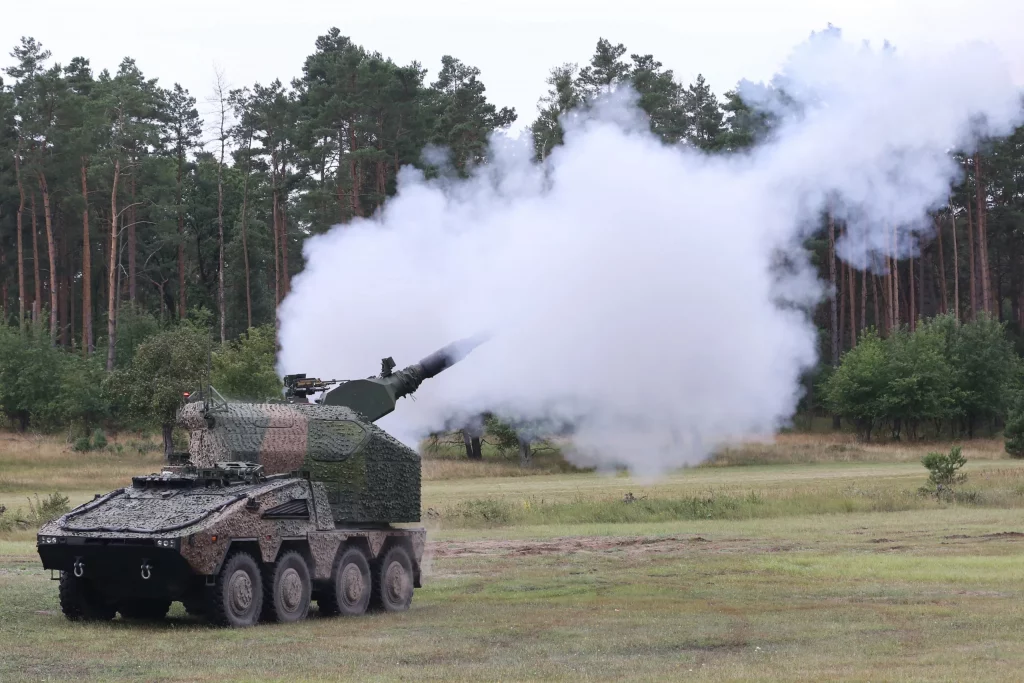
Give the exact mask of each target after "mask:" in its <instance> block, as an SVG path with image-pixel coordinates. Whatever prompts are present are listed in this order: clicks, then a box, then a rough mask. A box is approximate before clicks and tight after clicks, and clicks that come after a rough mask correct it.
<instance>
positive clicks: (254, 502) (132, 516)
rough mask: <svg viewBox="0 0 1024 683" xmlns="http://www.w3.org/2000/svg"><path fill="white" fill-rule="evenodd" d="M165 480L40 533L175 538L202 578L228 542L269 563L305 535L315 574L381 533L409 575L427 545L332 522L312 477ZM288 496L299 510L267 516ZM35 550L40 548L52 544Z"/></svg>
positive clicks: (112, 496) (80, 539) (86, 538)
mask: <svg viewBox="0 0 1024 683" xmlns="http://www.w3.org/2000/svg"><path fill="white" fill-rule="evenodd" d="M172 478H175V479H177V478H180V475H175V474H174V473H172V472H165V473H162V474H161V475H153V476H151V477H140V478H139V479H140V480H145V481H146V482H147V485H146V486H145V487H137V486H132V487H128V488H123V489H118V490H116V491H112V492H110V493H108V494H107V495H105V496H102V497H100V498H97V499H96V500H93V501H90V502H89V503H86V504H84V505H81V506H79V507H77V508H75V509H74V510H72V511H71V512H69V513H67V514H66V515H64V516H63V517H61V518H59V519H56V520H54V521H52V522H49V523H47V524H45V525H44V526H43V527H42V528H41V529H40V530H39V535H40V536H52V537H58V538H60V541H61V542H60V543H59V544H55V545H54V546H52V549H53V550H54V551H57V550H64V549H65V548H66V547H67V546H69V545H75V544H78V543H81V544H89V543H90V542H99V541H101V540H116V541H118V542H128V543H130V542H132V541H140V542H142V541H146V542H150V541H155V539H178V543H179V546H178V548H179V552H180V554H181V556H182V557H183V558H184V559H185V561H186V562H187V563H188V566H189V567H190V569H191V571H192V572H193V573H194V574H197V575H201V576H210V575H213V574H216V573H217V571H218V570H219V568H220V566H221V563H222V562H223V561H224V558H225V556H226V555H227V552H228V549H229V547H230V545H231V544H232V542H237V541H249V542H255V543H256V544H258V547H259V554H260V558H259V559H262V561H263V562H265V563H268V564H269V563H272V562H274V560H275V559H276V558H277V556H278V554H279V552H280V549H281V546H282V543H283V542H284V541H285V540H286V539H308V541H309V556H310V559H311V560H312V566H310V570H311V572H312V574H313V578H314V579H328V578H330V576H331V570H332V568H333V566H334V560H335V557H336V556H337V552H338V549H339V548H340V547H341V545H342V543H344V542H345V541H346V540H348V539H350V538H364V539H366V547H367V548H368V549H369V551H370V559H374V558H376V557H378V556H379V555H380V552H381V550H382V549H383V548H384V546H385V543H386V541H387V540H388V539H408V540H409V544H410V547H411V550H412V551H413V552H412V557H413V562H414V563H415V567H416V568H417V572H416V574H417V575H418V573H419V572H418V567H419V563H420V560H421V559H422V557H423V549H424V547H425V543H426V531H425V530H424V529H422V528H420V529H380V530H370V531H368V530H365V529H359V528H355V527H346V526H343V525H342V526H339V525H336V523H335V521H334V519H333V514H332V511H331V508H330V506H329V505H328V504H327V493H326V491H325V490H324V487H323V485H322V484H320V483H318V482H313V483H311V482H309V481H307V480H304V479H296V478H291V477H288V478H282V479H278V480H274V479H269V480H264V481H263V482H262V483H252V484H250V483H239V484H235V485H231V486H226V487H225V486H219V485H211V486H198V487H195V488H191V489H187V488H162V487H160V486H159V483H158V480H160V479H163V480H165V481H169V480H171V479H172ZM294 501H306V503H307V508H306V510H307V513H306V515H305V516H303V515H295V516H293V517H292V518H274V515H273V512H272V511H273V510H274V509H275V508H277V507H278V506H281V505H283V504H289V503H293V502H294ZM268 512H270V515H269V516H268V515H267V513H268ZM214 539H216V540H214ZM58 545H59V546H60V547H59V548H58ZM83 547H88V546H87V545H86V546H83ZM40 550H41V554H42V553H43V552H45V551H49V550H51V546H44V547H43V548H41V549H40ZM44 559H45V558H44ZM45 564H46V563H45V561H44V565H45ZM153 565H154V576H156V577H159V573H160V563H159V561H157V560H155V559H154V562H153ZM132 569H135V568H134V567H133V568H132ZM87 571H88V570H87ZM417 579H418V576H417ZM416 583H417V584H418V583H419V582H418V580H417V582H416Z"/></svg>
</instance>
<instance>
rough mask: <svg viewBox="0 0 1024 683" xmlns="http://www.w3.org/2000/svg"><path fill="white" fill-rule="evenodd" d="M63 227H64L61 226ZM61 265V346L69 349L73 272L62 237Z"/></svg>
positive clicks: (64, 233)
mask: <svg viewBox="0 0 1024 683" xmlns="http://www.w3.org/2000/svg"><path fill="white" fill-rule="evenodd" d="M61 227H63V226H61ZM60 234H61V235H67V231H66V230H63V229H62V230H61V231H60ZM60 263H61V275H60V278H59V279H58V283H59V284H58V287H59V289H60V296H59V297H57V304H58V306H57V309H58V310H59V311H60V322H61V325H60V333H59V335H58V337H59V338H60V345H61V346H63V347H64V348H68V346H69V344H68V321H70V320H71V318H69V317H68V298H69V297H68V279H67V275H66V274H67V273H68V272H69V271H70V270H71V269H70V267H69V266H68V245H67V239H66V238H65V237H61V239H60Z"/></svg>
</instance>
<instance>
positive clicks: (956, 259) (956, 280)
mask: <svg viewBox="0 0 1024 683" xmlns="http://www.w3.org/2000/svg"><path fill="white" fill-rule="evenodd" d="M949 219H950V221H951V222H952V226H953V230H952V233H953V316H954V317H955V318H956V319H957V321H959V320H960V254H959V253H958V252H957V246H956V214H955V213H954V211H953V197H952V196H950V198H949ZM943 287H945V281H943Z"/></svg>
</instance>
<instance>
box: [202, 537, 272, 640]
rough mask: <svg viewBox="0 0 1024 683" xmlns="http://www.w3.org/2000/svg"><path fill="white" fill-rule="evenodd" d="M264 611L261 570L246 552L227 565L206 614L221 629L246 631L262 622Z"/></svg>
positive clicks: (210, 591) (212, 591)
mask: <svg viewBox="0 0 1024 683" xmlns="http://www.w3.org/2000/svg"><path fill="white" fill-rule="evenodd" d="M262 609H263V577H262V575H261V574H260V566H259V564H257V563H256V560H254V559H253V557H252V555H250V554H249V553H247V552H241V551H240V552H236V553H233V554H232V555H231V556H230V557H228V559H227V560H225V561H224V566H223V567H221V570H220V573H219V574H217V580H216V581H215V582H214V584H213V585H212V586H210V587H209V589H208V593H207V596H206V614H207V616H208V617H209V619H210V621H211V622H213V623H214V624H218V625H220V626H233V627H235V628H243V627H246V626H253V625H255V624H256V622H258V621H259V618H260V612H261V611H262Z"/></svg>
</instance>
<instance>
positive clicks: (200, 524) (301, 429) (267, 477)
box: [37, 339, 482, 616]
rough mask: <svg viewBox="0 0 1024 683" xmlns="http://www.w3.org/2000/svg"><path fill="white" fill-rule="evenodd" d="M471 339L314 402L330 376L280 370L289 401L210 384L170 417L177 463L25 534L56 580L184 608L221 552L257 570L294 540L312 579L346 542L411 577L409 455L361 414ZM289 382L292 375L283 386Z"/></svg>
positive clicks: (384, 403) (387, 364) (463, 349)
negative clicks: (240, 399)
mask: <svg viewBox="0 0 1024 683" xmlns="http://www.w3.org/2000/svg"><path fill="white" fill-rule="evenodd" d="M480 343H482V340H478V339H472V340H463V341H462V342H456V343H455V344H451V345H449V346H447V347H444V348H443V349H440V350H439V351H437V352H435V353H434V354H431V355H430V356H427V357H426V358H424V359H423V360H421V361H420V362H419V363H418V364H414V365H411V366H409V367H407V368H405V369H403V370H401V371H398V372H392V368H393V367H394V361H393V360H392V359H390V358H386V359H384V360H383V361H382V371H381V374H380V376H379V377H371V378H369V379H365V380H353V381H350V382H344V383H341V386H339V387H338V388H337V389H335V390H333V391H329V392H327V393H326V394H325V395H324V397H323V398H322V399H321V401H320V402H319V403H314V404H311V403H308V402H307V401H306V399H305V396H307V395H308V392H309V390H311V389H315V390H316V391H323V390H324V388H325V387H326V386H328V385H329V384H338V383H340V380H330V382H329V383H326V382H321V381H320V380H319V379H315V380H312V379H308V378H305V375H293V376H288V377H286V378H285V379H286V387H288V389H287V390H286V398H287V399H288V401H289V402H287V403H284V402H268V403H229V402H227V401H224V400H223V399H221V400H217V399H218V398H219V394H216V392H215V391H214V390H213V388H212V387H210V391H209V395H208V396H207V397H206V400H203V399H202V398H200V400H195V398H196V397H194V396H193V397H190V398H189V402H186V403H185V404H184V405H183V406H182V407H181V409H180V410H179V413H178V425H179V426H180V427H182V428H184V429H186V430H188V432H189V451H188V457H187V462H186V463H185V464H182V465H171V466H167V467H164V468H163V469H162V470H161V472H159V473H158V474H153V475H148V476H140V477H133V479H132V485H131V486H130V487H126V488H122V489H118V490H116V491H112V492H110V493H108V494H106V495H104V496H97V497H96V499H94V500H92V501H90V502H88V503H85V504H83V505H80V506H78V507H76V508H75V509H74V510H71V511H70V512H68V513H67V514H65V515H63V516H62V517H61V518H59V519H57V520H54V521H52V522H49V523H47V524H45V525H44V526H43V527H42V528H41V529H40V530H39V534H38V536H37V548H38V551H39V555H40V559H41V560H42V562H43V567H44V568H46V569H51V570H60V571H61V572H62V584H61V586H62V590H63V586H64V578H63V576H64V573H66V572H69V571H70V572H73V573H74V576H75V577H77V578H78V579H81V580H82V581H83V582H86V583H88V584H90V585H92V586H93V589H95V590H96V591H98V594H101V597H100V601H101V602H102V601H103V600H107V601H110V600H117V601H121V604H124V603H125V602H126V601H129V602H130V601H131V600H133V599H135V598H142V599H151V600H153V599H155V600H181V601H182V602H186V604H187V601H189V600H194V599H195V598H196V597H197V596H199V595H201V594H203V592H204V590H205V588H206V587H209V586H211V585H219V584H216V582H214V583H211V581H212V580H213V577H215V576H219V575H220V573H221V567H222V566H224V563H225V562H226V561H227V558H228V556H229V553H231V552H232V551H233V549H241V550H244V551H245V552H247V553H250V554H251V555H254V559H255V560H256V561H257V562H261V563H262V566H263V568H264V570H266V569H267V568H271V567H273V565H274V563H275V562H277V560H278V558H279V557H281V556H282V553H283V551H285V550H287V551H294V550H298V551H299V552H300V553H301V555H302V556H304V557H305V558H306V561H307V564H308V565H309V566H308V568H309V573H310V576H311V578H312V579H313V580H314V581H318V582H320V585H321V587H323V586H328V585H329V581H330V580H332V579H333V578H334V576H335V575H334V573H333V571H334V569H335V565H336V560H337V559H338V558H339V557H340V554H341V553H342V551H343V550H344V549H345V548H346V547H348V546H350V545H356V546H358V547H359V548H362V549H363V550H364V551H365V554H366V555H367V559H368V560H369V561H371V562H372V561H374V560H375V559H379V558H381V557H382V555H383V554H384V553H386V552H389V551H390V549H391V548H392V547H393V546H394V545H396V544H397V545H401V546H403V547H405V549H406V550H407V551H408V554H409V556H410V557H409V559H410V560H411V565H412V566H411V568H409V569H411V571H412V577H411V578H412V581H413V586H414V587H419V586H420V579H421V577H420V562H421V560H422V558H423V552H424V548H425V545H426V531H425V530H424V529H422V528H416V529H405V528H396V527H393V526H392V524H395V523H403V522H418V521H419V519H420V478H421V463H420V457H419V455H418V454H417V453H416V452H415V451H413V450H412V449H410V448H408V447H407V446H405V445H403V444H402V443H400V442H399V441H397V440H396V439H394V438H393V437H391V436H390V435H389V434H387V433H386V432H384V431H383V430H382V429H380V428H379V427H377V426H376V425H375V424H373V422H374V420H376V419H378V418H379V417H382V416H383V415H386V414H388V413H390V412H391V411H392V410H393V409H394V407H395V402H396V401H397V400H398V399H399V398H401V397H403V396H407V395H409V394H411V393H413V392H414V391H415V390H416V389H417V388H418V387H419V385H420V383H421V382H422V381H423V380H424V379H428V378H430V377H433V376H435V375H437V374H438V373H439V372H441V371H443V370H445V369H446V368H448V367H450V366H451V365H452V364H454V363H456V362H458V360H460V359H461V358H462V357H464V356H465V355H466V354H467V353H468V352H469V351H471V350H472V349H473V348H475V346H477V345H479V344H480ZM290 378H296V379H301V380H302V382H295V383H293V384H292V385H291V386H290V387H289V385H288V380H289V379H290ZM299 399H301V400H299ZM292 557H293V558H294V555H292ZM292 561H294V560H292ZM390 566H392V567H394V566H396V565H395V564H394V563H392V564H391V565H390ZM404 571H409V570H408V569H406V570H404ZM80 572H81V573H80ZM235 575H237V570H236V573H235ZM389 576H390V575H389ZM373 580H374V582H375V584H374V585H375V586H377V587H378V588H380V587H381V586H379V585H377V584H376V582H377V581H378V579H376V578H375V579H373ZM381 581H383V579H381ZM388 581H391V579H388ZM76 590H83V591H84V590H85V589H84V588H83V589H76ZM90 590H92V589H90ZM76 595H78V594H76ZM81 595H84V593H81ZM61 599H62V610H63V609H64V603H63V600H64V597H63V593H62V598H61ZM90 599H91V598H90ZM76 604H77V603H76ZM406 606H407V603H406ZM72 607H73V608H74V605H72ZM75 609H77V608H75ZM65 614H68V612H67V611H65ZM69 616H70V615H69Z"/></svg>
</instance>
